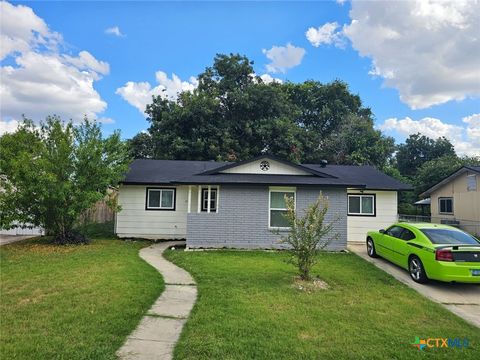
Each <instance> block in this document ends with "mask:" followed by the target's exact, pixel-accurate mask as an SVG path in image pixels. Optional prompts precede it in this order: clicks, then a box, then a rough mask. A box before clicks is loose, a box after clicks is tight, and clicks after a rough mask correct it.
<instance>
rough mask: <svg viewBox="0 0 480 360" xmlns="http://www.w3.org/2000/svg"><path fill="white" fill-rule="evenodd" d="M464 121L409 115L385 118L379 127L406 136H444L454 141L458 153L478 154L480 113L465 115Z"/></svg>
mask: <svg viewBox="0 0 480 360" xmlns="http://www.w3.org/2000/svg"><path fill="white" fill-rule="evenodd" d="M463 122H464V123H465V124H466V126H459V125H452V124H447V123H445V122H443V121H442V120H440V119H436V118H431V117H425V118H422V119H420V120H413V119H411V118H409V117H406V118H403V119H397V118H390V119H387V120H385V122H384V123H383V124H381V125H380V126H379V128H380V129H381V130H383V131H386V132H396V133H397V134H399V135H402V136H404V137H407V136H409V135H412V134H416V133H420V134H422V135H425V136H428V137H429V138H432V139H437V138H439V137H442V136H444V137H446V138H447V139H449V140H450V141H451V142H452V144H453V145H454V146H455V150H456V152H457V153H459V154H465V155H476V156H478V155H479V154H480V114H473V115H471V116H467V117H464V118H463Z"/></svg>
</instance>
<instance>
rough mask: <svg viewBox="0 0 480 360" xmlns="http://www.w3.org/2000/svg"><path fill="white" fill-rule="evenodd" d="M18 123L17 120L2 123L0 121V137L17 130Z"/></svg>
mask: <svg viewBox="0 0 480 360" xmlns="http://www.w3.org/2000/svg"><path fill="white" fill-rule="evenodd" d="M18 125H20V123H19V122H18V121H17V120H9V121H3V120H1V119H0V136H2V135H3V134H6V133H12V132H15V130H17V128H18Z"/></svg>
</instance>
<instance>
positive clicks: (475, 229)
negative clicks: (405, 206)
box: [398, 214, 480, 238]
mask: <svg viewBox="0 0 480 360" xmlns="http://www.w3.org/2000/svg"><path fill="white" fill-rule="evenodd" d="M398 221H400V222H402V221H403V222H426V223H433V224H445V225H450V226H455V227H457V228H459V229H462V230H463V231H466V232H468V233H470V234H472V235H475V236H476V237H477V238H478V237H480V221H473V220H464V219H455V218H442V217H436V216H424V215H405V214H399V215H398Z"/></svg>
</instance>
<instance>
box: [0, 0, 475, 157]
mask: <svg viewBox="0 0 480 360" xmlns="http://www.w3.org/2000/svg"><path fill="white" fill-rule="evenodd" d="M403 3H405V4H397V5H395V6H397V7H398V8H395V6H387V4H386V3H381V2H367V3H365V2H364V3H358V2H356V1H353V2H349V1H345V2H343V3H342V2H340V3H339V2H335V1H328V2H327V1H321V2H304V3H302V2H264V3H263V2H24V1H20V2H11V3H5V2H4V3H2V7H3V10H4V11H2V36H8V37H9V41H10V42H8V44H10V43H12V44H13V45H11V46H10V47H8V46H6V45H5V44H7V42H2V43H3V45H2V46H3V47H5V48H6V49H2V58H3V60H2V74H3V71H5V74H7V75H5V76H2V83H3V84H2V91H7V92H8V93H7V95H8V96H2V98H4V100H2V123H3V125H2V128H3V129H4V131H9V130H10V131H11V130H12V129H13V128H14V126H15V124H16V121H17V120H18V119H20V117H21V114H22V113H24V114H25V115H26V116H27V117H32V118H34V119H35V120H40V119H41V118H42V116H44V115H45V114H46V113H58V114H61V115H62V116H64V117H72V118H74V119H76V118H78V117H81V113H82V112H83V113H87V114H89V116H91V117H97V118H99V119H103V122H104V124H103V129H104V132H105V133H107V134H108V133H111V132H112V131H113V129H117V128H118V129H121V131H122V135H123V137H125V138H128V137H131V136H133V135H135V134H136V133H138V132H139V131H141V130H144V129H146V128H147V127H148V123H147V121H146V120H145V117H144V116H143V115H142V113H141V111H140V109H141V108H143V106H144V103H145V101H146V100H145V99H148V98H149V95H150V94H151V93H152V91H153V92H154V91H155V90H154V89H155V88H156V87H157V86H159V85H161V86H160V87H162V86H164V87H166V88H167V90H170V93H171V94H172V96H174V94H175V91H176V90H178V89H179V88H178V86H180V88H192V87H193V86H195V85H194V84H195V80H194V79H193V80H192V79H190V77H192V76H193V77H195V76H197V75H198V74H199V73H200V72H202V71H203V70H204V68H205V67H206V66H208V65H211V64H212V59H213V57H214V56H215V54H216V53H230V52H235V53H240V54H245V55H247V56H248V57H249V58H250V59H251V60H253V61H254V62H255V65H254V68H255V72H256V73H257V74H258V75H263V74H268V75H270V76H271V77H273V78H276V79H280V80H282V81H286V80H288V81H293V82H301V81H304V80H307V79H314V80H319V81H321V82H328V81H331V80H334V79H341V80H344V81H346V82H347V83H348V84H349V86H350V89H351V90H352V91H353V92H354V93H358V94H359V95H360V96H361V98H362V100H363V102H364V104H365V105H366V106H369V107H371V108H372V110H373V112H374V114H375V118H376V126H377V127H379V128H381V129H382V130H383V131H384V132H385V133H387V134H389V135H392V136H394V137H395V138H396V139H397V141H403V139H404V138H405V137H406V136H407V135H408V134H409V133H412V132H416V131H420V132H422V133H425V134H426V135H429V136H432V137H436V136H442V135H445V136H448V137H449V138H450V139H451V140H452V142H454V144H455V146H456V149H457V151H458V152H460V153H466V154H470V155H472V154H473V155H475V154H480V115H479V113H480V100H479V98H478V96H479V94H480V70H479V67H478V63H480V58H479V57H478V56H479V55H480V50H479V45H478V43H479V42H480V41H479V39H478V34H479V33H480V32H479V31H478V30H479V27H480V24H479V22H478V20H479V17H478V15H475V14H473V15H472V13H480V9H479V8H478V4H477V3H474V2H469V3H470V5H469V4H466V5H465V4H462V6H459V5H458V6H457V5H455V3H443V4H442V3H434V4H433V5H432V6H430V7H425V6H424V5H423V4H419V3H416V2H414V1H412V2H403ZM8 5H10V6H8ZM7 6H8V8H7ZM5 9H6V10H7V11H5ZM6 14H7V15H6ZM9 14H11V16H9ZM7 16H8V19H14V18H15V19H17V20H16V21H13V20H11V21H6V20H8V19H7ZM432 19H433V20H432ZM420 20H421V21H420ZM42 21H43V25H42V24H41V22H42ZM328 24H332V25H331V26H326V27H324V26H325V25H328ZM115 28H117V30H118V32H117V34H115V33H112V32H115V31H117V30H115V31H110V33H109V32H106V30H107V29H115ZM310 28H313V29H312V30H311V36H310V38H307V36H306V32H307V30H309V29H310ZM28 29H30V30H31V31H33V32H30V33H29V32H28ZM32 33H33V34H34V35H35V36H36V37H35V36H33V35H31V34H32ZM38 34H39V35H38ZM416 34H418V36H417V35H416ZM472 37H474V38H475V39H476V40H477V41H476V42H475V41H473V42H472V41H471V39H472ZM39 39H40V40H39ZM25 43H27V45H25ZM45 43H47V44H48V46H47V45H45ZM288 44H291V46H290V48H289V47H288ZM274 46H276V47H277V49H276V50H275V49H274V50H273V51H272V52H269V51H270V50H272V47H274ZM82 52H83V55H82ZM462 52H463V54H465V53H466V54H469V56H468V58H469V59H465V58H466V57H465V56H464V55H462V56H458V53H462ZM268 54H271V56H272V57H273V59H274V60H273V65H272V60H271V59H269V58H267V55H268ZM42 56H43V57H42ZM472 57H473V59H472ZM475 62H476V64H477V65H475ZM269 64H270V66H268V65H269ZM278 64H283V65H278ZM34 69H45V76H44V78H42V79H38V78H37V77H38V70H37V71H36V72H34ZM51 69H55V71H53V70H51ZM20 70H22V71H20ZM372 70H373V71H372ZM51 71H53V72H52V73H51V74H50V72H51ZM158 71H161V72H164V73H166V75H167V77H168V78H167V79H164V80H165V81H164V82H162V83H161V84H159V83H158V82H157V79H156V72H158ZM40 72H42V73H43V70H40ZM373 72H374V73H375V74H373ZM172 74H176V76H178V77H179V78H180V79H181V80H182V81H184V82H186V83H184V84H183V85H181V84H180V85H179V83H178V82H177V83H175V82H170V81H169V80H171V79H172V76H173V75H172ZM29 79H31V81H30V80H29ZM58 79H61V80H58ZM72 79H73V80H72ZM69 81H73V82H72V83H71V84H69V83H68V82H69ZM129 82H130V86H128V87H127V84H128V83H129ZM30 83H32V84H33V85H32V88H31V89H29V88H28V87H27V85H26V84H30ZM75 86H78V89H75ZM65 87H66V88H67V90H66V92H64V93H63V94H69V96H68V98H67V96H66V95H65V96H63V95H62V94H59V93H61V92H62V89H65ZM122 88H123V91H122V90H119V89H122ZM5 89H6V90H5ZM39 89H45V91H43V90H40V91H39ZM157 90H159V88H158V89H157ZM30 91H31V92H32V93H34V94H35V96H33V97H34V98H35V99H33V100H32V99H31V97H30V96H28V93H29V92H30ZM167 93H168V91H167ZM2 95H5V94H2ZM72 98H74V99H77V100H78V101H76V102H75V103H73V102H72V100H71V99H72ZM5 99H6V100H5Z"/></svg>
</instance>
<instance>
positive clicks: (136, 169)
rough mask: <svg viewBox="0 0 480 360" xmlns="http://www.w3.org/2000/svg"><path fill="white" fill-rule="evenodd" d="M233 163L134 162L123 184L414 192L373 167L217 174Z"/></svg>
mask: <svg viewBox="0 0 480 360" xmlns="http://www.w3.org/2000/svg"><path fill="white" fill-rule="evenodd" d="M270 158H272V157H270ZM230 164H231V163H228V162H215V161H188V160H134V161H133V162H132V163H131V164H130V170H129V172H128V173H127V175H126V176H125V179H124V180H123V182H122V183H123V184H131V185H133V184H143V185H154V184H163V185H166V184H201V185H208V184H212V185H213V184H243V185H247V184H248V185H255V184H268V185H303V186H328V187H330V186H334V187H356V188H365V189H371V190H410V189H411V187H410V186H408V185H406V184H403V183H401V182H399V181H398V180H395V179H394V178H392V177H390V176H387V175H385V174H384V173H382V172H380V171H378V170H377V169H375V168H374V167H372V166H349V165H327V166H325V167H321V166H320V165H318V164H305V165H296V166H297V167H304V168H305V170H306V171H308V172H312V175H264V174H233V173H230V174H223V173H216V172H215V171H214V170H215V169H220V168H224V167H225V166H227V165H230ZM309 170H310V171H309ZM317 174H318V175H317ZM322 174H323V175H322Z"/></svg>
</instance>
